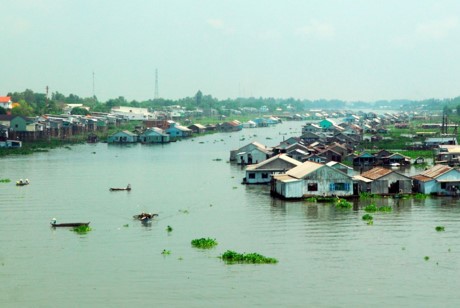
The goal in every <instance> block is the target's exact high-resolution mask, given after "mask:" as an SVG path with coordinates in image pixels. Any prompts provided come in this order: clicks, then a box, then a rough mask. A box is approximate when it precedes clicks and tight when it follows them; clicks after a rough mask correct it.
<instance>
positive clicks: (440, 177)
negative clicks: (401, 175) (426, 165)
mask: <svg viewBox="0 0 460 308" xmlns="http://www.w3.org/2000/svg"><path fill="white" fill-rule="evenodd" d="M412 179H413V181H414V190H415V191H416V192H419V193H422V194H436V195H444V196H458V195H459V193H460V171H458V170H457V169H454V168H452V167H449V166H446V165H435V166H433V167H432V168H430V169H428V170H425V171H424V172H422V173H420V174H418V175H415V176H413V177H412Z"/></svg>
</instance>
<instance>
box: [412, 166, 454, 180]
mask: <svg viewBox="0 0 460 308" xmlns="http://www.w3.org/2000/svg"><path fill="white" fill-rule="evenodd" d="M452 169H453V168H451V167H449V166H446V165H436V166H433V167H431V168H430V169H428V170H425V171H424V172H422V173H420V175H423V176H426V177H429V178H432V179H435V178H437V177H439V176H441V175H443V174H444V173H446V172H449V171H450V170H452Z"/></svg>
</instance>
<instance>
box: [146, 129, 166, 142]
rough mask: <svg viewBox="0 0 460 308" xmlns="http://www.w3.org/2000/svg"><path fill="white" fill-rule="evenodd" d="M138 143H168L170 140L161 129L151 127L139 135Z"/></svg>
mask: <svg viewBox="0 0 460 308" xmlns="http://www.w3.org/2000/svg"><path fill="white" fill-rule="evenodd" d="M139 141H140V142H142V143H168V142H169V141H170V140H169V135H168V134H166V133H165V132H164V131H163V130H162V129H161V128H158V127H152V128H149V129H146V130H145V131H144V132H143V133H142V134H140V135H139Z"/></svg>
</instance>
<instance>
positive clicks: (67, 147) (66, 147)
mask: <svg viewBox="0 0 460 308" xmlns="http://www.w3.org/2000/svg"><path fill="white" fill-rule="evenodd" d="M64 149H67V150H72V148H71V147H69V146H68V145H66V146H65V147H64Z"/></svg>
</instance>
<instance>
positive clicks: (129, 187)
mask: <svg viewBox="0 0 460 308" xmlns="http://www.w3.org/2000/svg"><path fill="white" fill-rule="evenodd" d="M109 190H110V191H120V190H127V191H130V190H131V184H128V186H126V187H125V188H113V187H112V188H110V189H109Z"/></svg>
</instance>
